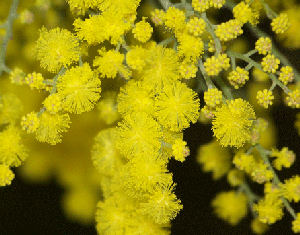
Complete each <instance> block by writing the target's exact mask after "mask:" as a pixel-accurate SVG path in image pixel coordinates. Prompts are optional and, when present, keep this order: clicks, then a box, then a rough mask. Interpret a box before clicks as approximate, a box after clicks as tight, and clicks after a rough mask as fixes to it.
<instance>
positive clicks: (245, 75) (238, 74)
mask: <svg viewBox="0 0 300 235" xmlns="http://www.w3.org/2000/svg"><path fill="white" fill-rule="evenodd" d="M227 78H228V81H229V83H230V84H231V85H232V86H233V87H234V88H235V89H239V88H240V87H242V86H244V85H245V84H246V82H247V81H248V80H249V72H248V71H247V70H245V69H243V68H241V67H239V66H237V67H236V69H235V70H233V71H231V72H230V73H229V75H228V77H227Z"/></svg>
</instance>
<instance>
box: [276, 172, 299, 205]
mask: <svg viewBox="0 0 300 235" xmlns="http://www.w3.org/2000/svg"><path fill="white" fill-rule="evenodd" d="M280 187H281V189H282V195H283V196H284V197H285V198H286V199H288V200H289V201H294V202H299V201H300V176H299V175H295V176H293V177H292V178H290V179H287V180H285V181H284V184H282V185H281V186H280Z"/></svg>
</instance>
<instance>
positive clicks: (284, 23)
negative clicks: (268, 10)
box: [271, 13, 290, 34]
mask: <svg viewBox="0 0 300 235" xmlns="http://www.w3.org/2000/svg"><path fill="white" fill-rule="evenodd" d="M271 26H272V30H273V31H274V32H275V33H277V34H281V33H284V32H286V31H287V30H288V28H289V27H290V22H289V18H288V15H287V14H286V13H281V14H280V15H279V16H277V17H276V18H274V19H273V20H272V23H271Z"/></svg>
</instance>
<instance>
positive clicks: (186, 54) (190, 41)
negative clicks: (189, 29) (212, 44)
mask: <svg viewBox="0 0 300 235" xmlns="http://www.w3.org/2000/svg"><path fill="white" fill-rule="evenodd" d="M177 39H178V47H177V50H178V55H179V57H182V58H185V59H186V60H190V61H192V62H196V61H197V59H198V58H199V57H200V56H201V55H202V54H203V49H204V43H203V41H202V40H201V39H199V38H197V37H194V36H192V35H190V34H187V33H182V34H179V35H178V36H177Z"/></svg>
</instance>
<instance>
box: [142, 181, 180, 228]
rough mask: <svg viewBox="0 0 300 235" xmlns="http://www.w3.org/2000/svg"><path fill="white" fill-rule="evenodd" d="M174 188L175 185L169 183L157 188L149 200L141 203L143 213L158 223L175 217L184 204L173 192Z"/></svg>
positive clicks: (165, 222)
mask: <svg viewBox="0 0 300 235" xmlns="http://www.w3.org/2000/svg"><path fill="white" fill-rule="evenodd" d="M173 188H174V186H171V185H167V186H164V187H162V188H158V189H157V190H155V191H154V192H153V194H151V196H150V197H149V200H148V201H147V202H145V203H141V211H142V213H143V214H145V215H146V216H148V217H150V218H152V219H153V221H154V222H155V223H158V224H167V223H168V222H169V221H170V220H172V219H174V218H175V217H176V215H177V214H178V212H179V211H180V210H181V209H182V205H181V204H180V200H179V199H177V198H176V195H175V194H174V193H173V192H172V191H173Z"/></svg>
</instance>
